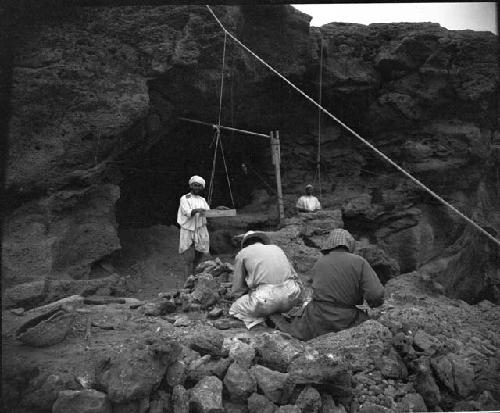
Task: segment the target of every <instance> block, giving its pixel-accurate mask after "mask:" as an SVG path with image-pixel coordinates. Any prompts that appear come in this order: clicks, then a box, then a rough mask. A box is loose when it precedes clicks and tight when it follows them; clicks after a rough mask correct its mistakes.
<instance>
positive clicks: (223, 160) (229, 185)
mask: <svg viewBox="0 0 500 413" xmlns="http://www.w3.org/2000/svg"><path fill="white" fill-rule="evenodd" d="M220 151H221V154H222V162H223V163H224V170H225V171H226V180H227V186H228V187H229V196H230V197H231V204H232V205H233V208H234V198H233V192H232V191H231V181H230V179H229V173H228V171H227V164H226V157H225V156H224V148H223V147H222V139H221V141H220Z"/></svg>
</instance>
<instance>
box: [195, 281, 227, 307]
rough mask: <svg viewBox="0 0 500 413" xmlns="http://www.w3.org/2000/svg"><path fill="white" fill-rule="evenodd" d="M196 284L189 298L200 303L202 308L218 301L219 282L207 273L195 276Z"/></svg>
mask: <svg viewBox="0 0 500 413" xmlns="http://www.w3.org/2000/svg"><path fill="white" fill-rule="evenodd" d="M196 277H197V282H196V286H195V288H194V291H193V292H192V293H191V296H190V300H191V301H192V302H194V303H198V304H200V305H201V308H202V309H205V308H208V307H210V306H212V305H215V304H217V303H218V302H219V301H220V296H219V283H218V282H217V280H215V279H214V277H213V276H212V275H211V274H209V273H201V274H198V275H197V276H196Z"/></svg>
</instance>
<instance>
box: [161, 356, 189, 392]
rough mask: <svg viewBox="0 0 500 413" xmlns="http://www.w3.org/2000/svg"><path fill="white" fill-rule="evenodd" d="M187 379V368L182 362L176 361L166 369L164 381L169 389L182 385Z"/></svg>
mask: <svg viewBox="0 0 500 413" xmlns="http://www.w3.org/2000/svg"><path fill="white" fill-rule="evenodd" d="M186 377H187V367H186V363H185V362H184V361H183V360H176V361H174V362H173V363H172V364H171V365H170V366H168V368H167V373H166V374H165V380H166V382H167V384H168V385H169V386H170V387H172V388H173V387H175V386H177V385H178V384H182V385H184V382H185V381H186Z"/></svg>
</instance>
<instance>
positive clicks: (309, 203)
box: [296, 184, 321, 212]
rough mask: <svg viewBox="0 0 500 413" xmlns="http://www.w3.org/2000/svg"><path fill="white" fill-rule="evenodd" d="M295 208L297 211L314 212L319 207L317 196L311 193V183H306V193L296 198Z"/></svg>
mask: <svg viewBox="0 0 500 413" xmlns="http://www.w3.org/2000/svg"><path fill="white" fill-rule="evenodd" d="M296 208H297V211H299V212H314V211H317V210H319V209H321V204H320V203H319V200H318V198H316V197H315V196H314V195H313V186H312V185H311V184H308V185H306V194H305V195H302V196H301V197H300V198H299V199H298V201H297V205H296Z"/></svg>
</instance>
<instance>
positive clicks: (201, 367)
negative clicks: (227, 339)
mask: <svg viewBox="0 0 500 413" xmlns="http://www.w3.org/2000/svg"><path fill="white" fill-rule="evenodd" d="M204 357H208V359H205V360H203V362H201V363H198V362H197V361H193V362H192V363H191V364H190V365H189V368H188V373H187V374H188V379H189V380H191V381H194V382H198V381H200V380H201V379H202V378H203V377H208V376H216V377H218V378H219V379H221V380H222V379H223V378H224V376H225V375H226V372H227V369H228V368H229V366H230V364H231V360H229V359H227V358H220V359H216V360H210V357H209V356H204Z"/></svg>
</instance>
